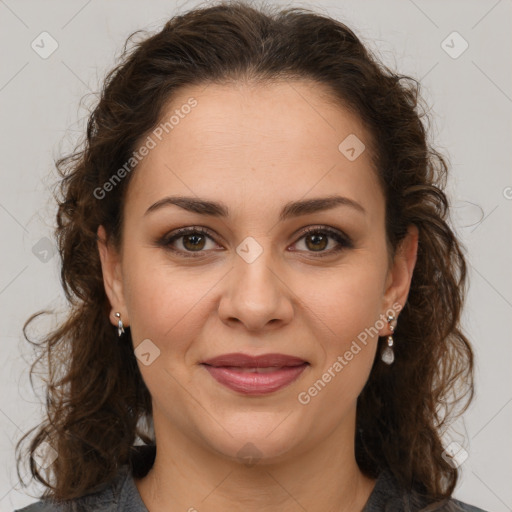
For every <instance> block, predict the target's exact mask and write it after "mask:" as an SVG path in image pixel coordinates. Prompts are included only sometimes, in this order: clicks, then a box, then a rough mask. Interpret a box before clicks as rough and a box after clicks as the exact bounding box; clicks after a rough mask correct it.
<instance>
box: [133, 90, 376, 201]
mask: <svg viewBox="0 0 512 512" xmlns="http://www.w3.org/2000/svg"><path fill="white" fill-rule="evenodd" d="M147 137H150V138H151V139H152V140H153V142H154V144H151V145H152V146H153V145H154V147H153V148H152V149H151V150H150V151H149V152H148V154H147V155H146V156H145V157H144V159H143V160H142V162H141V163H140V164H139V166H138V167H137V171H136V172H135V175H134V176H133V177H132V183H131V184H130V187H129V188H130V189H131V191H132V194H129V197H130V195H133V191H136V192H135V195H136V196H137V197H138V200H142V201H143V202H145V203H149V202H150V201H156V200H158V199H160V198H161V197H162V195H163V194H164V193H169V194H172V193H176V192H178V193H185V194H186V195H194V194H195V195H198V196H200V197H203V198H204V197H206V198H207V197H209V196H215V197H217V198H218V197H219V195H222V197H223V198H229V197H232V198H233V199H234V200H235V199H236V198H242V197H245V198H247V197H248V196H249V195H250V196H251V197H255V196H259V197H262V198H265V197H269V194H272V197H274V198H275V199H277V200H280V201H282V202H286V201H287V200H290V199H298V198H301V197H304V196H305V195H307V194H312V195H319V194H324V195H325V193H326V192H329V193H333V192H334V189H336V191H338V192H343V193H344V194H345V195H352V197H353V198H354V199H356V200H357V199H359V201H360V202H371V201H372V200H373V201H377V200H378V199H379V198H378V197H377V196H378V195H379V193H380V190H379V187H378V184H377V180H376V177H375V172H374V169H373V164H372V160H371V153H370V151H371V141H370V140H369V136H368V134H367V132H366V130H365V129H364V127H363V124H362V122H361V120H360V119H359V118H358V117H357V116H356V115H354V114H353V113H351V112H350V111H349V110H348V109H346V108H344V107H342V106H341V105H340V104H339V103H338V102H336V101H335V99H334V98H333V96H332V95H331V94H330V91H329V90H328V89H327V88H325V87H323V86H321V85H319V84H317V83H315V82H310V81H296V80H295V81H281V82H273V83H259V84H247V83H233V84H222V85H221V84H214V83H209V84H200V85H194V86H188V87H184V88H182V89H181V90H179V91H178V93H177V94H175V95H174V97H173V98H172V100H171V101H170V102H169V103H168V104H167V105H166V107H165V108H164V109H163V111H162V115H161V120H160V123H159V124H158V126H157V127H155V129H153V130H152V132H150V133H149V134H145V136H144V137H143V138H141V142H142V143H144V141H147V140H148V139H147ZM347 140H348V141H349V142H348V146H350V145H352V146H354V148H355V149H356V151H357V152H359V151H362V152H361V154H360V155H359V156H358V157H357V158H355V159H353V158H348V157H347V156H349V157H351V156H353V154H352V155H351V154H350V153H348V154H347V153H346V152H344V151H345V150H346V149H347V143H345V142H344V141H347ZM340 144H341V146H340ZM363 145H364V146H363ZM362 148H364V149H362ZM348 149H350V148H348ZM191 193H192V194H191ZM362 196H367V197H366V200H363V198H362ZM134 199H135V198H134ZM240 202H241V204H242V203H243V201H240Z"/></svg>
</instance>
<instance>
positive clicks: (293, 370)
mask: <svg viewBox="0 0 512 512" xmlns="http://www.w3.org/2000/svg"><path fill="white" fill-rule="evenodd" d="M202 365H203V366H204V367H205V368H206V370H208V372H209V373H210V375H211V376H212V377H213V378H214V379H215V380H216V381H217V382H219V383H220V384H223V385H224V386H226V387H228V388H230V389H232V390H233V391H237V392H239V393H243V394H246V395H265V394H268V393H272V392H274V391H277V390H279V389H282V388H284V387H285V386H288V385H289V384H291V383H292V382H293V381H294V380H295V379H297V378H298V377H299V375H300V374H301V373H302V372H303V371H304V370H305V369H306V367H307V366H309V363H308V362H307V361H304V360H303V359H300V358H298V357H293V356H287V355H284V354H263V355H261V356H249V355H247V354H241V353H236V354H224V355H221V356H217V357H214V358H212V359H208V360H206V361H203V363H202Z"/></svg>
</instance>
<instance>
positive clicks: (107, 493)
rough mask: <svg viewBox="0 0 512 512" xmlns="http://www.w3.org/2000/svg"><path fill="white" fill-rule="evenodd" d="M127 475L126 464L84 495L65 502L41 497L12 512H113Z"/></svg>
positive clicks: (120, 496) (116, 507)
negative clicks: (39, 499)
mask: <svg viewBox="0 0 512 512" xmlns="http://www.w3.org/2000/svg"><path fill="white" fill-rule="evenodd" d="M128 477H130V474H129V469H128V466H122V468H121V469H120V470H119V472H118V473H117V474H116V476H115V477H114V478H113V479H112V480H111V481H110V482H108V483H104V484H101V485H99V486H97V487H95V488H94V489H93V490H91V492H89V493H88V494H86V495H85V496H81V497H79V498H75V499H73V500H68V501H66V502H56V501H53V500H51V499H43V500H41V501H37V502H36V503H32V504H30V505H28V506H26V507H24V508H21V509H18V510H15V511H14V512H82V511H84V512H86V511H94V512H114V511H115V510H117V509H118V503H119V502H120V500H121V498H122V493H123V488H124V487H125V483H126V481H127V479H128Z"/></svg>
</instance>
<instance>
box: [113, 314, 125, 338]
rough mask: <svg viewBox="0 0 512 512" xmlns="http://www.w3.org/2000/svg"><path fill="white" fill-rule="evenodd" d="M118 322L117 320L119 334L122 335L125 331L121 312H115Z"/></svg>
mask: <svg viewBox="0 0 512 512" xmlns="http://www.w3.org/2000/svg"><path fill="white" fill-rule="evenodd" d="M115 316H116V318H117V320H118V322H117V335H118V336H119V337H121V334H123V333H124V327H123V321H122V320H121V313H116V314H115Z"/></svg>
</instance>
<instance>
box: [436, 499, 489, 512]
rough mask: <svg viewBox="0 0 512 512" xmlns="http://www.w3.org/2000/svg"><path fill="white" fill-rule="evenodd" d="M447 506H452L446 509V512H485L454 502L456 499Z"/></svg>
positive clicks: (472, 506) (457, 501)
mask: <svg viewBox="0 0 512 512" xmlns="http://www.w3.org/2000/svg"><path fill="white" fill-rule="evenodd" d="M448 504H449V505H450V506H452V508H451V509H446V510H447V511H450V512H451V510H453V511H454V512H455V511H460V512H487V511H486V510H484V509H482V508H478V507H475V506H474V505H469V504H468V503H464V502H462V501H459V500H456V499H452V500H450V502H449V503H448Z"/></svg>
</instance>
